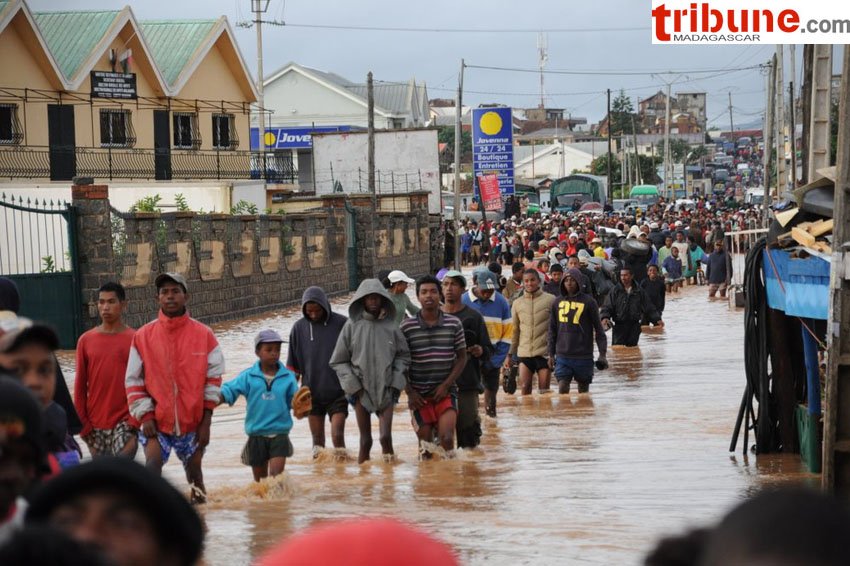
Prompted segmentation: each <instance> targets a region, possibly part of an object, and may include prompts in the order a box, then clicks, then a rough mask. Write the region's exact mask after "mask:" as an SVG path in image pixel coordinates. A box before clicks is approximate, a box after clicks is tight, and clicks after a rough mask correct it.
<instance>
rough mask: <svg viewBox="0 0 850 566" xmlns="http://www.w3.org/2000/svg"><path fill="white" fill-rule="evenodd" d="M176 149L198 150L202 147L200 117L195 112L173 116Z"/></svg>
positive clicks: (178, 113) (177, 113)
mask: <svg viewBox="0 0 850 566" xmlns="http://www.w3.org/2000/svg"><path fill="white" fill-rule="evenodd" d="M173 126H174V127H173V130H174V147H175V148H177V149H198V148H200V147H201V132H200V131H199V130H198V115H197V114H196V113H194V112H175V113H174V114H173Z"/></svg>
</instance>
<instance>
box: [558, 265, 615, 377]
mask: <svg viewBox="0 0 850 566" xmlns="http://www.w3.org/2000/svg"><path fill="white" fill-rule="evenodd" d="M582 277H583V276H582V274H581V271H579V270H578V269H576V268H571V269H568V270H567V272H566V274H564V278H563V279H562V280H561V299H560V300H558V301H555V303H554V304H553V305H552V314H551V316H550V317H549V368H550V369H552V370H553V371H554V373H555V379H557V380H558V393H561V394H564V393H569V392H570V383H572V380H573V379H575V380H576V383H577V384H578V392H579V393H587V392H588V391H589V390H590V383H591V382H592V381H593V342H594V339H595V341H596V348H597V349H598V350H599V358H598V359H597V361H596V367H598V368H599V369H605V368H606V367H608V360H607V357H606V354H607V352H608V338H607V337H606V336H605V329H604V328H602V322H601V321H600V319H599V306H598V305H597V304H596V301H595V300H594V299H593V297H591V296H590V295H588V294H587V293H583V292H582V290H581V280H582Z"/></svg>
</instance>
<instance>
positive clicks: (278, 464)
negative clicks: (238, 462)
mask: <svg viewBox="0 0 850 566" xmlns="http://www.w3.org/2000/svg"><path fill="white" fill-rule="evenodd" d="M282 342H283V339H282V338H281V337H280V335H279V334H278V333H277V332H275V331H274V330H261V331H260V333H259V334H257V336H256V337H255V338H254V352H255V353H256V354H257V358H258V359H257V363H255V364H254V365H253V366H251V367H250V368H248V369H246V370H244V371H243V372H242V373H240V374H239V375H238V376H236V378H235V379H233V380H231V381H228V382H227V383H225V384H224V385H222V387H221V400H220V402H221V403H227V404H228V405H233V403H235V402H236V400H237V399H238V398H239V396H240V395H244V396H245V398H246V399H247V400H248V409H247V411H246V413H245V433H246V434H247V435H248V442H246V443H245V448H243V449H242V463H243V464H245V465H246V466H251V469H252V470H253V472H254V481H260V480H261V479H263V478H265V477H268V476H269V475H272V476H276V475H279V474H281V473H283V468H284V466H286V459H287V458H288V457H289V456H292V451H293V450H292V443H291V442H290V441H289V431H290V430H292V397H293V396H294V395H295V392H296V391H298V383H297V382H296V381H295V374H293V373H292V372H291V371H289V370H288V369H286V367H285V366H284V365H283V364H282V363H280V345H281V343H282Z"/></svg>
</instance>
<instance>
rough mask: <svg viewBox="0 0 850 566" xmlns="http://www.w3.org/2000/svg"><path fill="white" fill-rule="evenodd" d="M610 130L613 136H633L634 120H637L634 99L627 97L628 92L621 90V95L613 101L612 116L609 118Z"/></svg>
mask: <svg viewBox="0 0 850 566" xmlns="http://www.w3.org/2000/svg"><path fill="white" fill-rule="evenodd" d="M608 118H609V120H608V128H609V129H610V131H611V135H612V136H618V135H622V134H632V133H634V130H633V129H632V122H633V119H634V120H635V121H636V120H637V115H636V114H635V108H634V106H632V99H631V98H629V97H628V96H626V91H624V90H622V89H621V90H620V94H618V95H617V97H616V98H615V99H614V100H613V101H611V115H610V116H609V117H608Z"/></svg>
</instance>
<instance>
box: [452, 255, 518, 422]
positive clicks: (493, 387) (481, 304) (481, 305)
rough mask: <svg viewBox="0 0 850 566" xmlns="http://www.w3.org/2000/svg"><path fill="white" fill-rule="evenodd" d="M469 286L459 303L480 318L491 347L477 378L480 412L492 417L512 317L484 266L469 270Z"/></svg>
mask: <svg viewBox="0 0 850 566" xmlns="http://www.w3.org/2000/svg"><path fill="white" fill-rule="evenodd" d="M472 282H473V286H472V288H470V290H469V292H468V293H464V295H463V304H465V305H466V306H468V307H472V308H474V309H475V310H477V311H478V312H480V313H481V316H483V317H484V324H485V325H486V326H487V334H489V336H490V341H491V342H492V343H493V346H494V347H495V350H494V353H493V355H492V356H491V357H490V359H489V360H488V361H487V362H486V363H483V364H482V367H481V378H482V381H483V382H484V411H485V412H486V413H487V415H488V416H490V417H495V416H496V392H497V391H498V390H499V370H500V369H501V367H502V364H504V363H505V358H506V357H507V355H508V352H509V351H510V349H511V337H512V336H513V332H514V330H513V319H512V317H511V307H510V305H509V304H508V300H507V299H505V297H503V296H502V295H501V294H500V293H499V292H498V291H497V289H498V288H499V281H498V279H497V276H496V274H495V273H493V272H492V271H489V270H488V269H486V268H480V269H476V270H475V271H473V272H472Z"/></svg>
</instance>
